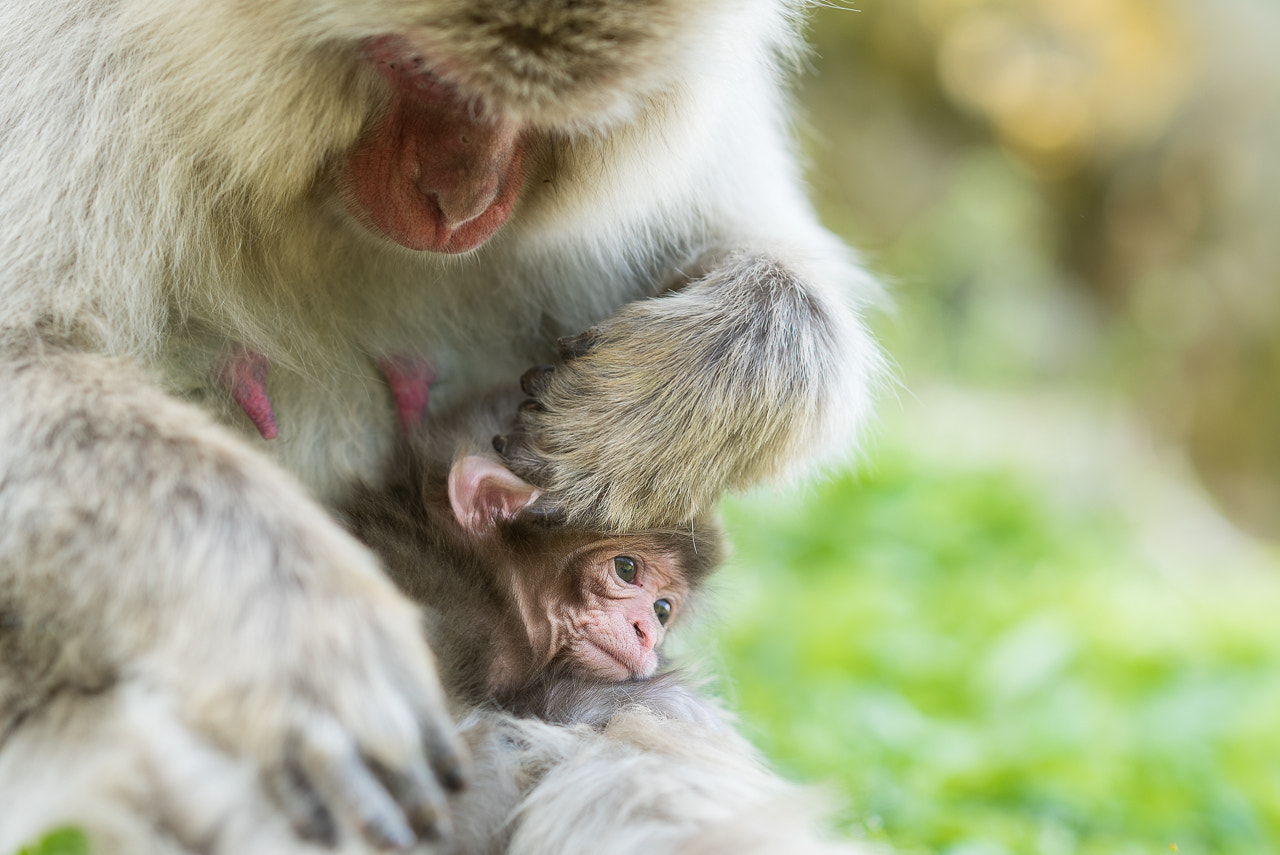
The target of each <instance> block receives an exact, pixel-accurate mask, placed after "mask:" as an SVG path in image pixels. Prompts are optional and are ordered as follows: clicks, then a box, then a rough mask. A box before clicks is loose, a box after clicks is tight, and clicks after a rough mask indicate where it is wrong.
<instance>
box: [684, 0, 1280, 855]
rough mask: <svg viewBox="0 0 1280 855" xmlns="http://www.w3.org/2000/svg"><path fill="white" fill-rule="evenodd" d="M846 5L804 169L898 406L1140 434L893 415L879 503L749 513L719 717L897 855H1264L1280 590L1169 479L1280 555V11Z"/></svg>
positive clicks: (849, 483)
mask: <svg viewBox="0 0 1280 855" xmlns="http://www.w3.org/2000/svg"><path fill="white" fill-rule="evenodd" d="M853 5H854V0H848V2H844V3H839V4H832V5H831V6H827V7H823V8H819V9H818V10H816V12H815V15H814V19H813V27H812V36H813V40H814V42H815V46H816V52H815V56H814V59H813V63H814V65H815V66H816V74H814V75H812V76H811V77H810V78H808V79H807V80H806V82H805V86H804V89H803V90H802V92H801V101H802V105H803V107H804V109H805V111H806V113H807V117H808V121H809V132H808V133H807V135H806V138H805V142H806V148H807V151H808V153H809V156H810V159H811V161H812V163H811V175H812V176H813V182H812V183H813V185H814V191H815V196H816V198H817V199H818V202H819V206H820V208H821V210H822V213H823V216H824V218H825V220H826V221H827V223H828V224H829V225H831V226H832V227H834V228H835V229H836V230H837V231H839V232H841V233H842V234H843V235H844V236H845V237H846V238H848V239H849V241H850V242H851V243H852V244H853V245H854V246H857V247H860V248H862V249H863V250H864V252H865V253H866V255H867V258H868V261H869V263H870V264H871V266H872V267H873V268H875V269H876V270H878V271H881V272H884V273H886V274H887V276H888V279H889V280H890V284H891V289H892V291H893V295H894V299H895V301H896V303H897V305H898V307H899V308H898V311H897V314H896V317H895V318H891V319H890V320H889V321H888V322H886V323H884V324H882V327H884V329H882V330H881V332H882V337H883V338H884V340H885V341H886V346H887V349H888V350H889V352H890V353H891V354H892V356H893V357H894V358H895V360H897V362H898V364H899V366H900V375H901V378H902V380H903V385H904V386H905V387H906V389H908V390H912V389H921V388H925V389H931V390H936V389H937V388H940V387H945V388H949V389H951V390H953V391H954V390H956V389H960V390H967V391H964V392H962V393H960V394H961V396H962V397H963V395H970V396H972V394H973V392H974V391H980V392H981V393H982V394H983V395H1001V396H1005V397H1010V396H1011V397H1015V398H1017V397H1019V396H1021V398H1022V399H1025V401H1027V402H1028V404H1027V406H1025V407H1023V409H1022V411H1021V412H1027V411H1030V412H1042V411H1043V410H1044V406H1045V400H1052V401H1055V402H1059V403H1061V402H1064V401H1065V402H1068V403H1066V404H1061V406H1062V408H1063V410H1066V411H1069V410H1070V408H1071V406H1073V405H1072V404H1070V403H1069V402H1071V401H1075V402H1076V404H1075V405H1074V406H1076V407H1077V409H1083V408H1084V407H1082V406H1081V404H1080V402H1089V401H1098V400H1105V401H1107V402H1115V401H1120V402H1125V403H1121V404H1119V405H1118V408H1119V409H1121V410H1122V411H1123V412H1126V413H1137V414H1139V415H1140V417H1141V419H1143V420H1145V424H1146V429H1145V430H1130V433H1129V435H1128V439H1125V440H1123V441H1120V442H1116V441H1115V440H1114V438H1107V437H1104V436H1102V435H1101V434H1090V433H1089V432H1088V430H1083V431H1081V430H1076V431H1075V434H1076V441H1075V444H1074V445H1073V446H1072V447H1069V448H1068V447H1066V446H1067V443H1065V442H1064V436H1069V435H1072V430H1073V429H1074V428H1073V429H1072V430H1055V429H1050V428H1056V427H1057V426H1059V425H1060V424H1061V423H1062V422H1063V421H1066V420H1068V419H1069V418H1070V415H1069V413H1068V414H1066V415H1064V412H1063V411H1053V412H1050V413H1048V414H1047V415H1046V416H1044V417H1039V418H1032V419H1011V418H1008V414H1007V413H1000V414H996V415H992V414H990V412H989V411H988V410H986V409H984V407H985V406H986V405H987V401H986V399H985V398H983V399H976V401H975V404H974V406H972V407H970V408H969V409H968V410H964V409H961V410H958V411H957V410H950V411H945V412H944V411H939V410H938V409H937V408H936V404H937V401H936V400H935V399H934V397H932V396H931V393H923V394H924V397H923V398H922V399H921V401H920V402H913V403H918V404H919V405H918V406H913V407H912V412H911V421H907V420H904V419H903V418H901V417H900V415H896V414H895V413H894V407H893V401H891V400H890V401H887V402H885V403H884V405H883V406H882V409H883V410H885V411H886V413H887V414H886V421H887V423H888V425H887V427H886V428H885V429H883V430H882V434H883V439H882V441H881V447H879V448H875V449H873V450H872V452H871V453H870V455H869V456H870V464H869V466H868V468H869V469H870V470H871V471H870V473H869V474H867V475H865V476H864V477H862V478H861V479H860V480H859V479H855V478H853V477H845V478H842V479H840V480H837V481H834V482H832V483H830V484H828V485H826V486H824V487H822V488H820V489H818V490H816V491H815V492H814V493H813V494H812V495H810V496H808V497H806V498H805V499H803V500H792V499H779V498H778V497H765V496H757V497H751V498H748V499H745V500H741V501H737V502H733V503H731V504H730V506H729V508H728V513H727V517H728V522H729V527H730V531H731V534H732V537H733V539H734V541H735V544H736V555H737V557H736V558H735V559H734V562H733V563H734V564H735V565H736V566H733V567H730V568H729V569H728V570H727V571H726V572H725V573H724V574H722V575H721V576H720V577H718V578H719V584H720V586H721V588H722V591H721V597H720V599H721V603H720V604H719V606H718V608H717V609H716V610H715V611H716V613H717V617H718V619H719V621H718V623H717V625H716V626H714V627H712V628H710V629H711V633H712V634H713V635H714V637H715V638H716V639H717V641H716V644H717V645H718V649H719V651H720V656H721V658H722V660H723V661H722V663H721V665H722V667H721V668H720V669H719V670H720V671H721V672H725V673H728V674H731V675H732V677H731V679H730V681H729V682H728V683H727V684H726V693H727V694H728V696H729V698H730V699H731V702H732V704H733V706H734V707H735V708H736V709H739V710H741V714H742V716H743V719H744V723H745V725H746V727H747V729H748V731H749V732H751V733H752V734H753V735H754V736H755V738H756V740H757V742H758V743H759V744H761V745H762V746H763V747H764V748H765V750H766V752H767V754H768V755H769V756H770V757H771V758H772V759H773V760H774V761H775V762H776V763H778V764H779V765H780V766H781V767H782V768H783V770H784V771H786V772H788V773H790V774H792V775H794V776H796V777H799V778H802V779H804V780H810V781H814V780H816V781H827V782H829V783H830V785H831V787H832V789H833V790H835V791H836V792H837V793H839V794H841V795H842V796H844V797H846V798H847V800H848V802H847V811H846V812H845V814H844V819H845V821H846V822H847V824H848V829H849V830H850V831H851V832H852V833H853V834H854V835H855V836H861V837H866V838H869V839H872V840H877V841H886V842H888V843H890V844H892V845H893V846H894V847H895V848H896V849H898V850H900V851H903V852H907V853H913V852H939V853H944V855H1001V854H1002V853H1027V855H1031V854H1032V853H1034V855H1059V853H1063V855H1065V853H1073V854H1074V853H1079V855H1095V854H1096V855H1103V853H1105V855H1124V853H1135V854H1136V853H1147V854H1148V855H1149V853H1156V852H1169V851H1178V852H1182V853H1202V854H1203V855H1211V854H1212V855H1262V853H1268V852H1280V728H1277V727H1276V724H1275V723H1276V721H1277V716H1280V629H1278V628H1277V620H1276V617H1275V616H1276V615H1277V614H1280V561H1277V560H1276V557H1275V556H1274V555H1273V554H1270V553H1269V551H1268V550H1267V549H1263V548H1260V547H1259V546H1258V545H1257V544H1256V543H1253V542H1251V541H1250V542H1248V543H1249V549H1250V550H1253V552H1250V555H1255V554H1256V555H1259V556H1261V558H1260V559H1259V560H1258V561H1252V560H1250V561H1243V560H1241V556H1242V555H1243V552H1240V551H1234V552H1233V551H1232V549H1230V548H1220V547H1221V546H1222V544H1223V543H1227V544H1230V543H1238V542H1242V541H1245V539H1243V538H1241V537H1240V536H1239V534H1238V533H1237V532H1235V531H1234V530H1232V529H1231V528H1230V526H1227V525H1224V524H1223V523H1222V521H1221V520H1220V519H1219V518H1218V516H1217V514H1216V513H1215V512H1214V510H1213V508H1212V507H1210V506H1208V505H1206V504H1205V503H1204V502H1203V501H1202V500H1201V499H1199V498H1196V494H1195V490H1194V488H1191V487H1188V486H1187V485H1186V484H1185V482H1184V481H1183V480H1180V477H1181V476H1179V475H1178V474H1177V472H1178V469H1177V467H1176V466H1175V465H1172V464H1171V463H1170V461H1173V462H1175V463H1176V461H1178V460H1181V459H1187V460H1189V461H1191V463H1192V464H1193V465H1194V471H1195V472H1196V473H1197V474H1198V475H1199V477H1200V478H1202V479H1203V481H1204V483H1205V484H1207V485H1208V487H1209V488H1211V489H1212V491H1213V492H1214V495H1216V497H1217V499H1218V501H1219V502H1220V503H1221V504H1222V507H1223V508H1224V509H1225V510H1226V511H1227V512H1228V513H1230V514H1231V515H1232V517H1233V518H1234V519H1235V520H1236V521H1237V522H1238V523H1241V524H1243V525H1245V526H1247V527H1249V528H1250V529H1252V530H1253V531H1254V532H1258V533H1263V534H1266V535H1269V536H1277V535H1280V334H1278V333H1280V239H1278V238H1280V157H1277V156H1276V152H1277V151H1280V51H1278V50H1277V49H1276V47H1275V45H1276V43H1277V42H1278V41H1280V3H1276V2H1275V0H856V9H855V8H850V7H852V6H853ZM841 7H843V8H841ZM910 394H911V392H910V391H908V392H907V393H906V395H908V396H909V395H910ZM931 407H933V409H931ZM983 414H985V416H984V415H983ZM1121 421H1122V422H1123V423H1124V424H1129V423H1130V421H1131V420H1124V419H1122V420H1121ZM1081 423H1082V424H1085V425H1086V427H1087V424H1088V420H1087V419H1084V420H1082V422H1081ZM965 431H967V432H968V433H969V434H975V433H977V434H980V435H981V436H982V437H983V438H984V439H985V444H986V445H987V446H989V447H990V448H994V449H995V450H996V452H997V453H995V454H994V455H988V456H987V457H985V458H983V459H982V460H980V461H975V460H974V459H966V458H965V454H966V453H967V451H969V450H971V449H969V448H968V447H967V445H966V442H965V441H964V439H963V438H961V439H960V440H958V439H957V435H958V434H960V433H963V432H965ZM1037 447H1038V451H1036V450H1034V449H1036V448H1037ZM1027 449H1032V451H1031V452H1028V451H1027ZM1134 449H1139V450H1142V451H1143V452H1144V453H1146V454H1147V455H1149V457H1150V458H1151V460H1153V461H1156V464H1153V465H1158V466H1163V467H1165V469H1166V470H1168V472H1167V473H1166V475H1165V476H1162V477H1161V478H1155V479H1153V480H1152V481H1151V483H1145V482H1143V483H1128V482H1129V481H1135V480H1141V479H1137V478H1135V475H1134V473H1135V472H1136V471H1138V470H1139V469H1141V467H1140V466H1127V465H1124V464H1127V463H1128V459H1129V458H1130V457H1133V456H1135V454H1136V452H1135V451H1134ZM1002 453H1003V457H1002V456H1001V454H1002ZM1036 455H1039V457H1040V458H1043V459H1046V460H1051V461H1053V462H1054V463H1055V464H1056V468H1055V467H1054V466H1049V467H1040V468H1036V467H1035V466H1029V465H1027V463H1026V459H1027V458H1028V457H1031V458H1034V457H1036ZM940 461H941V463H940ZM1073 461H1074V462H1075V463H1079V462H1080V461H1089V462H1090V464H1091V466H1089V467H1081V466H1076V468H1077V469H1088V471H1087V472H1085V473H1084V474H1083V475H1081V476H1080V477H1073V478H1067V477H1064V476H1063V475H1062V472H1063V471H1065V469H1067V468H1068V467H1069V466H1071V465H1073ZM1055 473H1056V474H1055ZM1168 473H1173V474H1168ZM1089 478H1092V479H1094V480H1095V481H1097V482H1099V483H1096V484H1094V485H1092V486H1090V485H1088V484H1086V483H1084V481H1085V480H1086V479H1089ZM1108 480H1110V482H1111V483H1101V482H1105V481H1108ZM1122 482H1124V483H1122ZM1174 486H1176V489H1174ZM1174 494H1177V495H1176V496H1175V495H1174ZM1188 497H1190V498H1188ZM1152 517H1160V518H1159V519H1149V518H1152ZM1144 519H1146V520H1148V522H1150V523H1151V524H1150V525H1148V524H1147V522H1144ZM1190 545H1194V546H1195V547H1196V548H1195V549H1194V550H1192V549H1188V548H1187V547H1188V546H1190ZM1153 547H1155V548H1153ZM1159 548H1163V549H1164V555H1165V556H1166V557H1167V556H1168V555H1169V554H1170V552H1171V551H1179V550H1181V551H1183V552H1186V553H1190V554H1191V558H1190V559H1187V558H1186V556H1183V557H1182V558H1180V559H1179V560H1178V561H1175V562H1172V563H1170V562H1168V561H1165V560H1163V559H1160V560H1157V557H1156V552H1158V551H1159ZM1246 565H1247V566H1246ZM693 646H694V647H696V646H697V642H695V643H694V645H693Z"/></svg>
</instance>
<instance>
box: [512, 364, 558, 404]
mask: <svg viewBox="0 0 1280 855" xmlns="http://www.w3.org/2000/svg"><path fill="white" fill-rule="evenodd" d="M554 373H556V367H555V366H554V365H535V366H534V367H533V368H530V369H529V370H528V371H526V372H525V373H524V375H523V376H521V378H520V388H521V389H523V390H524V393H525V394H526V395H528V396H529V397H531V398H536V397H537V396H538V395H539V394H540V393H542V391H543V390H545V389H546V388H547V383H548V381H550V379H551V375H552V374H554Z"/></svg>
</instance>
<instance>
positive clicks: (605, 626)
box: [547, 533, 689, 680]
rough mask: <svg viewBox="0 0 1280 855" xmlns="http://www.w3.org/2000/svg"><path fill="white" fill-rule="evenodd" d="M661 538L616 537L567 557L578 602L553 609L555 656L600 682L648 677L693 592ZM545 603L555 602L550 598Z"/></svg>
mask: <svg viewBox="0 0 1280 855" xmlns="http://www.w3.org/2000/svg"><path fill="white" fill-rule="evenodd" d="M661 540H662V538H661V536H659V535H654V534H650V533H640V534H635V535H631V536H621V537H616V538H611V539H609V540H606V541H604V542H601V543H595V544H592V545H591V546H589V547H587V548H585V549H582V550H579V551H578V552H577V553H576V554H572V555H570V556H569V561H568V566H569V572H570V575H571V576H573V577H574V578H576V579H577V581H578V590H579V591H580V592H581V593H580V595H579V598H578V602H574V603H569V604H565V605H561V606H560V608H559V609H555V608H550V609H548V615H549V619H550V621H551V622H552V623H553V624H557V625H558V629H559V632H558V633H553V634H554V635H559V636H561V638H560V639H558V640H559V641H560V649H559V650H558V651H556V654H555V655H556V656H557V657H559V658H560V659H561V660H562V661H564V662H565V663H566V664H567V665H568V666H569V667H570V670H572V671H573V672H574V673H575V674H578V675H579V676H584V677H595V678H598V679H603V680H626V679H629V678H633V677H648V676H651V675H652V674H653V672H654V671H655V670H656V669H657V667H658V648H659V646H661V644H662V641H663V638H664V637H665V636H666V631H667V627H668V626H669V625H670V624H671V622H672V620H674V619H675V617H676V615H677V614H678V613H679V612H680V611H681V606H682V605H683V604H684V601H685V600H686V598H687V597H688V595H689V584H688V582H687V581H686V578H687V577H686V571H685V568H684V567H683V566H682V562H681V558H680V556H679V555H678V554H677V553H676V552H674V551H672V550H671V549H670V548H669V546H670V544H663V543H661ZM547 605H548V606H553V604H551V603H548V604H547Z"/></svg>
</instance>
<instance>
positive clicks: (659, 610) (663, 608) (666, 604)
mask: <svg viewBox="0 0 1280 855" xmlns="http://www.w3.org/2000/svg"><path fill="white" fill-rule="evenodd" d="M653 613H654V614H655V615H657V616H658V623H660V624H662V625H663V626H666V625H667V621H669V620H671V601H670V600H658V601H657V602H656V603H654V604H653Z"/></svg>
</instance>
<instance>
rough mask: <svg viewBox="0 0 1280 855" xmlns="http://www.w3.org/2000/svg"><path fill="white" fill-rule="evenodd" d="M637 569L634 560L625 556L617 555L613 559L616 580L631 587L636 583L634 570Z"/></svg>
mask: <svg viewBox="0 0 1280 855" xmlns="http://www.w3.org/2000/svg"><path fill="white" fill-rule="evenodd" d="M638 567H639V565H638V564H636V560H635V559H634V558H628V557H627V556H626V555H619V556H618V557H617V558H615V559H613V572H614V573H617V574H618V578H619V579H621V580H622V581H624V582H626V583H627V584H628V585H632V584H634V583H635V581H636V570H637V568H638Z"/></svg>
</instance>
